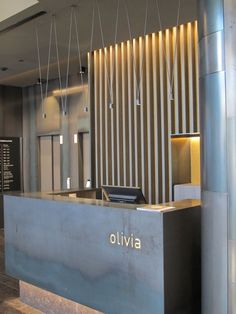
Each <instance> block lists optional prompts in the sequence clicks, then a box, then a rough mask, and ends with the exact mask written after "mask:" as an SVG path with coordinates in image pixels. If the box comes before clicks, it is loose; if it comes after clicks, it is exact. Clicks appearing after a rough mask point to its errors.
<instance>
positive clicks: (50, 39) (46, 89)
mask: <svg viewBox="0 0 236 314" xmlns="http://www.w3.org/2000/svg"><path fill="white" fill-rule="evenodd" d="M52 28H53V21H52V20H51V25H50V35H49V47H48V63H47V78H46V88H45V97H44V98H45V99H47V97H48V81H49V71H50V59H51V48H52Z"/></svg>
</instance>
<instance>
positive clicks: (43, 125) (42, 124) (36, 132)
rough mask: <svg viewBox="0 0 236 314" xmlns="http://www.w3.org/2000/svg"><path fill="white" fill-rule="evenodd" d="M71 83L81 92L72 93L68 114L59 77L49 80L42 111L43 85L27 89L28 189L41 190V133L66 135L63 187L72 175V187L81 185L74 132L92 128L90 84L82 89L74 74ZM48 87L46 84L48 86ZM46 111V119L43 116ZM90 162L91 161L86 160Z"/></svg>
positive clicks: (26, 162) (25, 145)
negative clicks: (61, 95)
mask: <svg viewBox="0 0 236 314" xmlns="http://www.w3.org/2000/svg"><path fill="white" fill-rule="evenodd" d="M69 86H78V87H79V91H78V92H77V93H74V94H71V95H69V94H68V101H67V114H66V115H63V113H62V106H61V97H60V95H59V96H58V95H56V96H55V95H54V94H53V91H55V90H58V80H53V81H50V82H49V91H48V97H47V99H45V101H44V108H43V110H42V106H41V97H40V86H39V85H35V86H31V87H27V88H24V89H23V138H24V149H23V150H24V190H25V191H37V190H38V189H39V182H40V181H39V180H40V178H39V175H38V174H39V171H38V169H39V147H38V140H39V136H44V135H63V145H61V178H62V179H61V188H62V189H65V188H66V179H67V177H70V178H71V188H78V171H79V167H78V145H77V144H75V143H74V141H73V138H74V134H75V133H78V132H80V131H86V132H88V131H89V129H90V123H89V112H85V111H84V107H85V106H87V83H86V85H85V86H84V89H82V86H79V78H78V77H77V76H72V77H70V80H69ZM44 89H45V86H44ZM43 111H44V112H45V113H46V119H44V118H43V116H42V113H43ZM86 162H87V163H88V164H89V165H90V160H86Z"/></svg>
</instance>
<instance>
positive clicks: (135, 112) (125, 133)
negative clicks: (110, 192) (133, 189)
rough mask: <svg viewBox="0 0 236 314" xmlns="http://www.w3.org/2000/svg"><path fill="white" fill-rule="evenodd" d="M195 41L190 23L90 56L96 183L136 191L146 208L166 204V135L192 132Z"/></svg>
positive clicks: (168, 159)
mask: <svg viewBox="0 0 236 314" xmlns="http://www.w3.org/2000/svg"><path fill="white" fill-rule="evenodd" d="M197 42H198V34H197V23H196V22H193V23H188V24H187V25H181V26H179V27H175V28H173V29H169V30H165V31H161V32H158V33H153V34H151V35H147V36H144V37H140V38H137V39H133V40H132V42H130V41H127V42H123V43H119V44H116V45H115V47H113V46H110V47H109V48H106V49H101V50H98V51H95V52H94V53H93V54H91V55H90V57H91V58H93V63H91V62H90V63H89V64H93V69H92V70H93V71H91V73H94V74H93V77H91V76H90V80H93V81H92V83H93V84H91V87H92V86H93V85H94V92H93V93H90V94H91V95H94V99H92V100H91V106H94V107H93V108H94V120H95V123H94V136H93V137H92V138H93V140H94V143H93V144H94V147H95V155H96V156H95V158H94V160H95V168H96V169H95V176H96V178H95V179H96V186H100V185H102V184H113V185H121V186H140V187H141V188H142V190H143V192H144V194H145V197H146V198H147V200H148V201H149V202H150V203H159V202H165V201H169V200H170V199H171V194H172V169H171V142H170V138H171V134H181V133H188V132H199V106H198V48H197ZM113 69H114V75H113V74H112V72H113ZM107 73H108V78H107ZM112 78H114V80H113V79H112ZM109 82H110V85H109ZM112 82H113V84H112ZM110 87H111V88H112V89H111V91H110ZM139 92H140V95H139ZM111 95H112V98H113V105H112V107H111V106H109V103H110V101H111V99H110V98H111ZM139 96H140V105H138V104H137V98H138V97H139ZM171 96H173V99H172V97H171Z"/></svg>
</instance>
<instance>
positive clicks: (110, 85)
mask: <svg viewBox="0 0 236 314" xmlns="http://www.w3.org/2000/svg"><path fill="white" fill-rule="evenodd" d="M96 5H97V11H98V19H99V26H100V32H101V38H102V46H103V50H104V61H105V71H106V76H107V83H108V89H109V94H110V102H111V104H112V103H113V86H112V84H113V77H112V78H111V80H110V76H109V73H108V68H107V56H106V53H105V41H104V32H103V28H102V19H101V11H100V7H99V4H98V1H97V0H96ZM118 14H119V1H118V2H117V13H116V28H115V41H116V39H117V29H118ZM113 66H114V64H113ZM112 72H114V68H113V70H112ZM112 76H113V73H112ZM111 81H112V84H111Z"/></svg>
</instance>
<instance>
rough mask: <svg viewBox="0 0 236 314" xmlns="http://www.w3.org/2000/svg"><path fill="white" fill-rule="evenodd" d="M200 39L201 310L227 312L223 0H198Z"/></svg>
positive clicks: (203, 313) (220, 313) (218, 313)
mask: <svg viewBox="0 0 236 314" xmlns="http://www.w3.org/2000/svg"><path fill="white" fill-rule="evenodd" d="M199 40H200V41H199V43H200V112H201V136H202V138H201V143H202V149H201V152H202V166H201V175H202V201H203V206H202V314H227V313H229V312H228V302H227V288H228V285H227V272H228V267H227V219H228V215H227V212H228V205H227V201H228V196H227V195H228V194H227V168H226V161H227V155H226V151H227V150H226V98H225V96H226V93H225V91H226V89H225V62H224V3H223V0H200V1H199ZM232 313H233V312H232Z"/></svg>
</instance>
